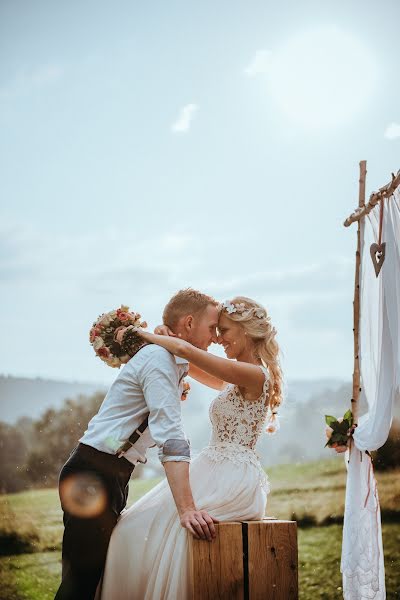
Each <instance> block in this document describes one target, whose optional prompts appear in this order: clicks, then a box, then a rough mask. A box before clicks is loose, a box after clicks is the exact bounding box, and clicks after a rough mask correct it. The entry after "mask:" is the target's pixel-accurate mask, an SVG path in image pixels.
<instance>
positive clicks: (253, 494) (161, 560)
mask: <svg viewBox="0 0 400 600" xmlns="http://www.w3.org/2000/svg"><path fill="white" fill-rule="evenodd" d="M249 452H251V455H249ZM235 457H236V458H235ZM250 458H251V460H250ZM190 484H191V488H192V492H193V497H194V500H195V504H196V508H197V509H198V510H201V509H204V510H206V511H207V512H208V513H209V514H210V515H211V516H213V517H215V518H216V519H218V520H219V521H235V520H240V521H249V520H254V519H261V518H262V517H263V516H264V514H265V507H266V501H267V494H268V492H269V486H268V481H267V479H266V476H265V474H264V472H263V471H262V469H261V466H260V464H259V463H258V460H257V459H256V457H255V454H254V452H252V451H247V452H242V453H241V452H236V451H235V452H234V453H231V456H230V457H228V456H226V453H224V450H223V449H217V450H215V447H214V449H213V448H212V447H211V448H210V447H208V448H205V449H204V450H203V451H202V452H201V453H200V454H199V456H198V457H197V458H195V459H194V460H193V461H192V463H191V467H190ZM189 535H190V533H189V532H188V531H187V530H186V529H184V528H182V526H181V524H180V521H179V517H178V513H177V510H176V506H175V503H174V500H173V497H172V493H171V490H170V488H169V485H168V482H167V481H166V480H163V481H162V482H160V483H159V484H158V485H157V486H156V487H154V488H153V489H152V490H151V491H150V492H148V493H147V494H146V495H145V496H143V497H142V498H141V499H140V500H139V501H138V502H136V503H135V504H134V505H133V506H132V507H131V508H129V509H127V510H125V511H123V512H122V514H121V517H120V519H119V521H118V523H117V526H116V527H115V529H114V531H113V533H112V536H111V540H110V546H109V549H108V554H107V561H106V567H105V571H104V576H103V581H102V585H101V592H100V594H101V595H100V594H99V593H98V595H97V597H96V598H97V599H99V598H101V600H186V599H187V598H189V580H188V571H189V569H188V552H187V545H188V536H189ZM204 543H208V542H204Z"/></svg>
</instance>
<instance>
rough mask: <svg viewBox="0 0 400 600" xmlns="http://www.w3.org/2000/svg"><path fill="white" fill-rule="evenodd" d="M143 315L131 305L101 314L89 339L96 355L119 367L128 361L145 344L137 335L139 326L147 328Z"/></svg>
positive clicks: (110, 364)
mask: <svg viewBox="0 0 400 600" xmlns="http://www.w3.org/2000/svg"><path fill="white" fill-rule="evenodd" d="M140 319H141V315H140V314H139V313H135V312H132V311H130V310H129V306H125V305H123V304H122V305H121V308H117V309H116V310H111V311H110V312H108V313H104V314H102V315H100V316H99V318H98V319H97V321H95V322H94V323H93V325H92V327H91V329H90V333H89V340H90V343H91V345H92V346H93V349H94V351H95V352H96V355H97V356H99V357H100V358H101V360H103V361H104V362H105V363H107V364H108V365H109V366H110V367H114V368H119V367H120V366H121V365H123V364H125V363H127V362H128V360H129V359H130V358H131V356H132V354H133V353H134V352H135V350H136V349H137V348H138V347H140V346H142V345H143V344H144V342H143V339H142V338H141V337H140V336H139V335H137V333H136V329H137V328H138V327H141V328H145V327H147V323H146V322H145V321H143V322H141V320H140Z"/></svg>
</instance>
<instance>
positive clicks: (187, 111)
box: [171, 104, 199, 133]
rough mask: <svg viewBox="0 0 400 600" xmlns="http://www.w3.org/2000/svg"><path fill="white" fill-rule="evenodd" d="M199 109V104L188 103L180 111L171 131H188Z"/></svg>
mask: <svg viewBox="0 0 400 600" xmlns="http://www.w3.org/2000/svg"><path fill="white" fill-rule="evenodd" d="M198 110H199V106H198V105H197V104H186V106H184V107H183V108H182V110H181V112H180V113H179V116H178V118H177V120H176V121H175V123H173V124H172V126H171V131H172V132H173V133H187V132H188V131H189V129H190V125H191V123H192V121H193V118H194V115H195V114H196V112H197V111H198Z"/></svg>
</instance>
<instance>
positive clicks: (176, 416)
mask: <svg viewBox="0 0 400 600" xmlns="http://www.w3.org/2000/svg"><path fill="white" fill-rule="evenodd" d="M138 379H139V383H140V385H141V386H142V389H143V394H144V397H145V401H146V404H147V407H148V409H149V430H150V435H151V437H152V438H153V440H154V442H155V443H156V444H157V446H158V448H159V451H158V456H159V459H160V461H161V462H162V463H164V462H169V461H174V462H175V461H176V462H179V461H185V462H190V446H189V442H188V440H187V439H186V436H185V432H184V430H183V425H182V414H181V401H180V392H179V389H178V385H179V381H178V370H177V367H176V364H175V360H174V357H173V356H172V355H171V354H170V353H169V352H168V351H166V350H165V351H162V352H157V355H156V356H155V355H154V354H153V355H150V356H149V357H148V359H147V360H146V361H145V363H144V364H143V365H142V366H141V368H140V370H139V372H138Z"/></svg>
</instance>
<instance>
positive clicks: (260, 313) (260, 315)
mask: <svg viewBox="0 0 400 600" xmlns="http://www.w3.org/2000/svg"><path fill="white" fill-rule="evenodd" d="M254 314H255V315H256V317H258V318H259V319H262V318H263V317H264V316H265V315H264V309H263V308H256V310H255V311H254Z"/></svg>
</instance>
